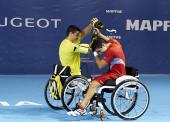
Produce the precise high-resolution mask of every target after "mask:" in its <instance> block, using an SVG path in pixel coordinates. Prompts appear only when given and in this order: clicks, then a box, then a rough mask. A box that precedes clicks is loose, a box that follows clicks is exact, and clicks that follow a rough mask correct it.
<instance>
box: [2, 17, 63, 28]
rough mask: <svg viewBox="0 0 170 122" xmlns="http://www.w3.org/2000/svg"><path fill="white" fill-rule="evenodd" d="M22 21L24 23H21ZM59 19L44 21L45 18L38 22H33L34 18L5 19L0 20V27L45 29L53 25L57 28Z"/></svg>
mask: <svg viewBox="0 0 170 122" xmlns="http://www.w3.org/2000/svg"><path fill="white" fill-rule="evenodd" d="M23 20H24V22H23ZM60 21H61V19H50V20H48V19H45V18H40V19H38V20H35V19H34V18H24V19H23V18H20V17H15V18H12V19H8V18H7V17H5V18H4V19H2V18H1V19H0V27H6V26H8V25H11V26H13V27H23V26H25V27H28V28H33V27H35V26H37V27H39V28H47V27H49V26H50V24H53V25H54V28H57V25H58V22H60Z"/></svg>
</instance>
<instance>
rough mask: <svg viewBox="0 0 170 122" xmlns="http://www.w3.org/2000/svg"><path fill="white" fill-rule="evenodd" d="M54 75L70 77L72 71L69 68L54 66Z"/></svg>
mask: <svg viewBox="0 0 170 122" xmlns="http://www.w3.org/2000/svg"><path fill="white" fill-rule="evenodd" d="M53 72H54V73H53V74H55V75H62V76H70V75H71V70H70V67H69V66H61V65H57V64H54V65H53Z"/></svg>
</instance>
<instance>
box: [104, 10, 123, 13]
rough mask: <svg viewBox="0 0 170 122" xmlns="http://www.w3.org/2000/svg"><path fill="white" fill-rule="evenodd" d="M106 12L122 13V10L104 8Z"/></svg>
mask: <svg viewBox="0 0 170 122" xmlns="http://www.w3.org/2000/svg"><path fill="white" fill-rule="evenodd" d="M106 13H108V14H110V13H111V14H122V13H123V11H122V10H106Z"/></svg>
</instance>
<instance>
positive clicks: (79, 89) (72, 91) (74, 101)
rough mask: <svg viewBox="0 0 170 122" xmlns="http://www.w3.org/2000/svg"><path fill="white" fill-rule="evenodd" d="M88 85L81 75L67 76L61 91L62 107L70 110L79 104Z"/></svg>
mask: <svg viewBox="0 0 170 122" xmlns="http://www.w3.org/2000/svg"><path fill="white" fill-rule="evenodd" d="M89 85H90V84H89V82H88V81H87V78H85V77H84V76H82V75H75V76H71V77H69V78H68V79H67V80H66V83H65V85H64V86H63V89H62V93H61V101H62V104H63V107H64V108H65V109H66V110H67V111H71V110H73V109H74V108H75V107H76V105H79V104H80V103H81V102H82V101H83V99H84V96H85V94H86V92H87V89H88V87H89ZM88 105H89V104H88ZM88 105H87V106H88ZM87 106H86V107H87Z"/></svg>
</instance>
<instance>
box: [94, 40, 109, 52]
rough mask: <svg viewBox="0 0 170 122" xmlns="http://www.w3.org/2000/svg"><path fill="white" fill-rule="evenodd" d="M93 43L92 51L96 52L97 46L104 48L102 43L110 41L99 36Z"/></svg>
mask: <svg viewBox="0 0 170 122" xmlns="http://www.w3.org/2000/svg"><path fill="white" fill-rule="evenodd" d="M91 43H92V44H91V49H92V52H94V51H95V50H96V49H97V48H102V43H104V44H108V43H109V42H108V41H106V40H104V39H102V38H100V37H97V38H96V39H94V40H93V41H92V42H91Z"/></svg>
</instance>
